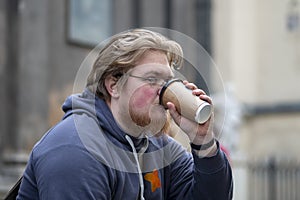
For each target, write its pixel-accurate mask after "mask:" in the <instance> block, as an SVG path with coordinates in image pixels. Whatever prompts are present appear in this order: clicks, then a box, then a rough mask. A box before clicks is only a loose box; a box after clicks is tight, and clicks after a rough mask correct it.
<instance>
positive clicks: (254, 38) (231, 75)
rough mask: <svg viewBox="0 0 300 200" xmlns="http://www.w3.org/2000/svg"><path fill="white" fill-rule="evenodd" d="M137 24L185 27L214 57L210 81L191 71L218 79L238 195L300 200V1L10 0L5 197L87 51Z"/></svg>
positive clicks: (2, 65)
mask: <svg viewBox="0 0 300 200" xmlns="http://www.w3.org/2000/svg"><path fill="white" fill-rule="evenodd" d="M136 27H162V28H167V29H171V30H175V31H178V32H180V33H183V34H185V35H187V36H188V37H190V38H192V39H193V40H195V41H196V42H197V43H199V44H201V45H202V46H203V48H204V49H205V50H206V51H207V52H208V53H209V54H210V56H211V57H212V59H213V62H214V67H212V66H211V65H210V64H208V65H205V67H201V74H202V73H203V74H205V84H203V85H202V86H201V82H203V77H199V76H195V75H194V76H193V74H194V73H192V72H188V71H186V72H185V73H186V74H187V75H186V76H187V77H189V79H190V80H193V81H194V82H196V83H199V84H200V87H204V88H207V85H209V88H210V90H209V91H208V92H209V93H210V95H211V96H212V97H213V100H214V102H215V113H216V126H215V129H216V132H217V133H218V137H219V139H220V141H221V144H222V146H223V148H224V149H225V150H226V152H227V154H228V157H229V158H230V162H231V164H232V167H233V173H234V181H235V188H234V199H237V200H296V199H300V190H299V189H298V188H299V187H300V153H299V152H300V92H299V91H298V89H299V84H300V82H299V80H300V0H227V1H222V0H185V1H182V0H151V1H149V0H0V105H1V112H0V195H1V196H3V195H4V194H5V193H6V192H7V191H8V190H9V188H11V187H12V185H13V184H14V183H15V182H16V181H17V179H18V178H19V177H20V176H21V174H22V172H23V170H24V167H25V165H26V162H27V159H28V155H29V153H30V151H31V149H32V147H33V146H34V144H35V143H36V142H37V141H38V140H39V139H40V138H41V137H42V136H43V134H44V133H45V132H46V131H47V130H48V129H49V128H50V127H51V126H52V125H54V124H56V123H57V122H58V121H59V120H60V119H61V117H62V115H63V113H62V111H61V104H62V103H63V101H64V100H65V98H66V97H67V96H68V95H70V94H71V93H72V92H73V86H74V80H75V78H76V74H77V72H78V69H79V67H80V65H81V63H82V62H83V60H84V59H85V58H86V56H87V55H88V54H89V53H90V52H91V50H92V49H93V48H94V47H95V46H96V45H97V44H98V43H99V42H101V41H103V40H105V39H107V38H108V37H110V36H111V35H113V34H115V33H118V32H121V31H125V30H128V29H131V28H136ZM183 46H184V48H185V49H189V46H188V44H183ZM196 57H197V55H196ZM199 63H200V64H201V63H203V61H201V60H200V61H199ZM220 80H221V81H220ZM297 88H298V89H297ZM297 91H298V92H297ZM178 138H179V139H178V140H179V141H180V142H183V145H184V144H186V141H184V140H185V138H184V137H178ZM1 196H0V197H1Z"/></svg>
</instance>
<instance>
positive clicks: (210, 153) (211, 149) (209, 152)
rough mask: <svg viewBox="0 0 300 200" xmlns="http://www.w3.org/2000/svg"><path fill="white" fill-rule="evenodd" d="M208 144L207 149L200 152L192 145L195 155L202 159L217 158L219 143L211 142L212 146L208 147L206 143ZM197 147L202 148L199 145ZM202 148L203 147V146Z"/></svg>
mask: <svg viewBox="0 0 300 200" xmlns="http://www.w3.org/2000/svg"><path fill="white" fill-rule="evenodd" d="M191 144H192V143H191ZM206 144H207V148H205V149H203V148H200V150H197V149H195V148H193V147H192V145H191V147H192V151H193V152H194V154H196V155H197V156H198V157H200V158H204V157H213V156H215V155H216V154H217V152H218V145H217V141H216V140H215V139H213V140H211V141H210V142H209V144H210V146H209V145H208V143H206ZM197 146H200V145H197ZM201 146H203V145H201ZM198 148H199V147H198Z"/></svg>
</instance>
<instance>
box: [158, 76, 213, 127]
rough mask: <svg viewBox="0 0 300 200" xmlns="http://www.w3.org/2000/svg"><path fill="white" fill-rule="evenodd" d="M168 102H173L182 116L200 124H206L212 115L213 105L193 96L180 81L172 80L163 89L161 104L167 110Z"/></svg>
mask: <svg viewBox="0 0 300 200" xmlns="http://www.w3.org/2000/svg"><path fill="white" fill-rule="evenodd" d="M167 102H172V103H173V104H174V105H175V107H176V110H177V112H179V113H180V114H181V115H182V116H184V117H186V118H188V119H190V120H193V121H195V122H197V123H199V124H203V123H205V122H206V121H207V120H208V119H209V118H210V116H211V113H212V106H211V104H209V103H208V102H206V101H203V100H201V99H200V98H199V97H198V96H196V95H194V94H192V90H191V89H188V88H187V87H186V86H185V85H184V84H183V82H182V80H180V79H172V80H170V81H168V82H167V83H166V84H165V85H164V86H163V87H162V89H161V91H160V94H159V103H160V104H161V105H163V106H164V107H165V108H167Z"/></svg>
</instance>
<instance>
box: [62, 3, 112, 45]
mask: <svg viewBox="0 0 300 200" xmlns="http://www.w3.org/2000/svg"><path fill="white" fill-rule="evenodd" d="M67 9H68V11H67V40H68V41H69V42H71V43H75V44H78V45H83V46H89V47H94V46H96V45H97V44H99V43H100V42H102V41H103V40H105V39H107V38H108V37H110V36H111V34H112V15H111V14H112V1H111V0H68V3H67Z"/></svg>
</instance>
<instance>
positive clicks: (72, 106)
mask: <svg viewBox="0 0 300 200" xmlns="http://www.w3.org/2000/svg"><path fill="white" fill-rule="evenodd" d="M63 110H64V111H65V115H64V117H63V119H62V121H61V122H59V123H58V124H57V125H56V126H54V127H53V128H52V129H50V130H49V131H48V132H47V133H46V134H45V136H44V137H43V138H42V139H41V140H40V141H39V142H38V143H37V144H36V145H35V146H34V148H33V150H32V152H31V154H30V157H29V160H28V164H27V167H26V169H25V172H24V176H23V180H22V183H21V186H20V190H19V194H18V197H17V199H18V200H21V199H22V200H27V199H30V200H35V199H36V200H37V199H43V200H46V199H49V200H60V199H63V200H66V199H70V200H76V199H78V200H88V199H99V200H100V199H103V200H104V199H115V200H119V199H120V200H121V199H122V200H126V199H128V200H133V199H146V200H150V199H155V200H160V199H180V200H182V199H189V200H190V199H202V200H205V199H216V200H223V199H224V200H228V199H232V191H233V182H232V172H231V168H230V165H229V163H228V161H227V159H226V156H225V154H224V153H223V152H222V151H221V150H220V149H219V147H218V152H217V154H216V155H215V156H214V157H211V158H199V157H198V156H197V155H194V154H191V153H189V152H187V151H186V150H185V149H183V148H182V146H181V145H180V144H178V143H177V142H176V141H175V140H173V139H172V138H171V137H169V136H167V135H164V134H163V135H161V136H160V137H145V138H133V137H131V136H129V135H128V134H126V133H125V132H124V131H122V130H121V129H120V127H119V126H118V124H117V123H116V121H115V120H114V118H113V115H112V113H111V111H110V109H109V107H108V106H107V104H106V103H105V101H103V100H102V99H99V98H97V97H95V96H94V95H93V94H92V93H91V92H90V91H89V90H87V89H86V90H85V91H84V92H83V93H82V94H77V95H72V96H70V97H68V98H67V100H66V101H65V103H64V104H63Z"/></svg>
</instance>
